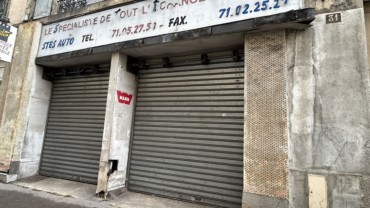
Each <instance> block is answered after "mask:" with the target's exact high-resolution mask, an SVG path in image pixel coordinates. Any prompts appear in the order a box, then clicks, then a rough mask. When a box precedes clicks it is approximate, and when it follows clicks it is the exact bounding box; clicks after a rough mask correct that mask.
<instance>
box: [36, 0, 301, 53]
mask: <svg viewBox="0 0 370 208" xmlns="http://www.w3.org/2000/svg"><path fill="white" fill-rule="evenodd" d="M300 8H301V0H166V1H160V0H146V1H141V2H138V3H134V4H130V5H125V6H121V7H117V8H114V9H109V10H105V11H101V12H97V13H94V14H89V15H86V16H82V17H78V18H74V19H70V20H66V21H62V22H58V23H54V24H51V25H46V26H44V27H43V30H42V36H41V43H40V47H39V52H38V57H42V56H48V55H53V54H59V53H64V52H69V51H75V50H79V49H85V48H91V47H95V46H101V45H107V44H112V43H118V42H123V41H128V40H134V39H139V38H145V37H151V36H157V35H162V34H168V33H175V32H181V31H186V30H192V29H197V28H202V27H208V26H212V25H220V24H225V23H230V22H236V21H241V20H246V19H250V18H256V17H261V16H268V15H273V14H278V13H283V12H287V11H290V10H297V9H300Z"/></svg>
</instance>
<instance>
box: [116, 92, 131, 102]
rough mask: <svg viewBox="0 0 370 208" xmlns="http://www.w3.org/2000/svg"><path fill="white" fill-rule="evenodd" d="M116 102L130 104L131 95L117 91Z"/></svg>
mask: <svg viewBox="0 0 370 208" xmlns="http://www.w3.org/2000/svg"><path fill="white" fill-rule="evenodd" d="M117 97H118V102H119V103H123V104H126V105H130V103H131V100H132V97H133V95H131V94H128V93H125V92H121V91H117Z"/></svg>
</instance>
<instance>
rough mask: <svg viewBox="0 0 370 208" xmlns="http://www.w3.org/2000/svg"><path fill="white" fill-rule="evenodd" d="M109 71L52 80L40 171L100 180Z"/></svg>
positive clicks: (93, 180)
mask: <svg viewBox="0 0 370 208" xmlns="http://www.w3.org/2000/svg"><path fill="white" fill-rule="evenodd" d="M108 82H109V73H105V74H95V75H88V76H73V77H63V78H60V79H56V80H54V81H53V93H52V97H51V104H50V110H49V118H48V123H47V128H46V135H45V141H44V149H43V154H42V160H41V167H40V175H45V176H50V177H56V178H64V179H69V180H75V181H80V182H85V183H92V184H96V183H97V177H98V171H99V161H100V153H101V145H102V138H103V129H104V119H105V107H106V102H107V93H108Z"/></svg>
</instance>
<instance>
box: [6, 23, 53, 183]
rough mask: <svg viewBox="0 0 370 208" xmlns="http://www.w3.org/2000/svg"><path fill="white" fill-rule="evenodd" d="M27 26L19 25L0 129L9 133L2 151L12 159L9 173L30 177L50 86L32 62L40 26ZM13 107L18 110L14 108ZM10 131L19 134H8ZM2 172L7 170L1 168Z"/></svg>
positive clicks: (37, 158) (36, 159)
mask: <svg viewBox="0 0 370 208" xmlns="http://www.w3.org/2000/svg"><path fill="white" fill-rule="evenodd" d="M27 25H28V24H25V25H22V27H21V30H20V31H21V33H20V34H21V35H20V36H19V37H20V39H22V41H21V42H17V45H16V51H15V56H14V58H13V60H14V61H13V64H12V71H11V74H10V80H11V81H10V83H9V90H8V91H7V97H6V102H5V109H6V111H5V113H4V120H3V123H2V126H1V130H2V131H6V132H7V133H8V134H4V135H2V136H4V137H2V139H3V141H4V144H6V145H8V147H5V148H4V149H3V151H4V152H3V154H8V156H7V157H10V158H12V159H11V161H12V164H14V165H13V167H15V168H13V170H12V169H10V170H9V172H10V173H13V174H19V175H18V178H23V177H28V176H32V175H35V174H37V172H38V168H39V164H40V155H41V151H42V144H43V138H44V134H45V126H46V119H47V112H48V107H49V100H50V94H51V86H52V85H51V83H50V82H49V81H45V80H43V79H42V68H40V67H37V66H36V64H35V62H34V61H35V57H36V53H37V49H38V41H39V38H38V37H39V36H40V31H41V25H40V24H39V23H32V24H29V25H31V26H30V28H28V27H24V26H27ZM27 35H29V36H27ZM23 41H28V42H23ZM24 45H27V46H24ZM20 47H22V49H20ZM23 47H27V49H29V51H28V53H27V52H26V53H23V52H24V50H25V49H24V48H23ZM17 50H18V51H17ZM20 50H22V52H21V51H20ZM25 63H26V64H25ZM13 69H15V72H13ZM18 79H22V82H23V85H22V86H17V85H19V84H22V82H21V83H19V82H17V81H19V80H18ZM11 87H13V88H11ZM14 94H16V96H14ZM17 96H19V97H18V99H19V100H18V101H16V100H15V98H17ZM16 102H20V103H19V105H18V106H16V105H14V104H15V103H16ZM6 105H8V106H6ZM15 107H18V109H13V108H15ZM17 110H18V111H17ZM12 123H16V125H12ZM17 124H18V125H17ZM3 125H4V126H3ZM10 126H11V127H10ZM3 128H4V129H3ZM13 128H14V129H13ZM12 131H14V132H18V133H17V134H9V133H10V132H12ZM11 145H13V147H12V148H10V146H11ZM5 151H7V152H5ZM10 167H12V166H10ZM3 171H7V170H6V169H3Z"/></svg>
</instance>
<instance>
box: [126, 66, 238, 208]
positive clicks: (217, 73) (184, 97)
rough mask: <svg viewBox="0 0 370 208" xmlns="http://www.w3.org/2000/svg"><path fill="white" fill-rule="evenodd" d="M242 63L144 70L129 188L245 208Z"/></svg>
mask: <svg viewBox="0 0 370 208" xmlns="http://www.w3.org/2000/svg"><path fill="white" fill-rule="evenodd" d="M243 123H244V67H243V64H242V63H228V64H225V63H223V64H214V65H198V66H186V67H175V68H162V69H150V70H140V71H139V83H138V96H137V104H136V115H135V124H134V136H133V143H132V150H131V152H132V153H131V160H130V170H129V189H130V190H132V191H138V192H146V193H151V194H156V195H162V196H167V197H175V198H179V199H185V200H191V201H195V202H200V203H205V204H210V205H215V206H223V207H240V206H241V198H242V189H243Z"/></svg>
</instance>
